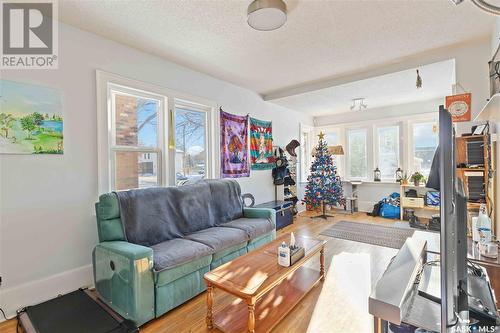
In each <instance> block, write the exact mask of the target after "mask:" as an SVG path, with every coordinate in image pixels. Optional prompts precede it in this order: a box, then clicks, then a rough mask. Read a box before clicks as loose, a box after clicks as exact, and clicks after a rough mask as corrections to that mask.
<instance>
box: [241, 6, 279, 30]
mask: <svg viewBox="0 0 500 333" xmlns="http://www.w3.org/2000/svg"><path fill="white" fill-rule="evenodd" d="M247 13H248V20H247V22H248V25H249V26H251V27H252V28H254V29H255V30H260V31H271V30H276V29H278V28H279V27H281V26H282V25H283V24H285V22H286V4H285V3H284V2H283V0H254V1H253V2H252V3H251V4H250V5H249V6H248V12H247Z"/></svg>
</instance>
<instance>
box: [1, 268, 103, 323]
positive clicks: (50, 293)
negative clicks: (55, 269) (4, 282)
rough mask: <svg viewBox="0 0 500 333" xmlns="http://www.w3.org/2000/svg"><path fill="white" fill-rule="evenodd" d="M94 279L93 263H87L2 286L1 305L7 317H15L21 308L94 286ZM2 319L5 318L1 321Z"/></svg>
mask: <svg viewBox="0 0 500 333" xmlns="http://www.w3.org/2000/svg"><path fill="white" fill-rule="evenodd" d="M93 280H94V279H93V273H92V265H86V266H82V267H78V268H75V269H72V270H69V271H65V272H62V273H58V274H55V275H52V276H49V277H46V278H43V279H40V280H36V281H31V282H28V283H24V284H21V285H18V286H14V287H10V288H5V289H3V288H2V289H3V290H2V289H0V306H1V307H2V309H3V310H4V311H5V314H6V315H7V318H9V319H10V318H14V317H15V316H16V311H17V310H19V309H22V308H24V307H26V306H30V305H35V304H38V303H41V302H44V301H47V300H49V299H52V298H54V297H57V295H61V294H66V293H69V292H71V291H74V290H76V289H78V288H86V287H92V286H93V284H94V281H93ZM2 321H3V318H1V320H0V322H2Z"/></svg>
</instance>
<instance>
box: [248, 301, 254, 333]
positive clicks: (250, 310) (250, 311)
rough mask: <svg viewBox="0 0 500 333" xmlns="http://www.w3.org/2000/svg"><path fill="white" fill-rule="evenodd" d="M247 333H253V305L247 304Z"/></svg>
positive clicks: (251, 303) (250, 302)
mask: <svg viewBox="0 0 500 333" xmlns="http://www.w3.org/2000/svg"><path fill="white" fill-rule="evenodd" d="M247 304H248V333H255V303H253V302H252V301H249V302H248V303H247Z"/></svg>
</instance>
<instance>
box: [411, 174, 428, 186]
mask: <svg viewBox="0 0 500 333" xmlns="http://www.w3.org/2000/svg"><path fill="white" fill-rule="evenodd" d="M424 178H425V176H424V175H422V174H421V173H420V172H418V171H417V172H415V173H414V174H413V175H411V178H410V180H411V181H412V182H413V184H414V185H415V186H419V185H420V182H421V181H422V180H424Z"/></svg>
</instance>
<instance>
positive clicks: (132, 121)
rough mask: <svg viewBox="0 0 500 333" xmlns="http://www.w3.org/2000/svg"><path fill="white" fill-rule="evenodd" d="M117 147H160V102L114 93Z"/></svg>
mask: <svg viewBox="0 0 500 333" xmlns="http://www.w3.org/2000/svg"><path fill="white" fill-rule="evenodd" d="M113 96H114V105H115V127H116V145H118V146H131V147H137V146H140V147H156V146H157V145H158V130H157V128H158V127H157V126H158V110H159V106H160V103H159V101H158V100H155V99H149V98H142V97H140V96H132V95H127V94H120V93H114V94H113Z"/></svg>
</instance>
